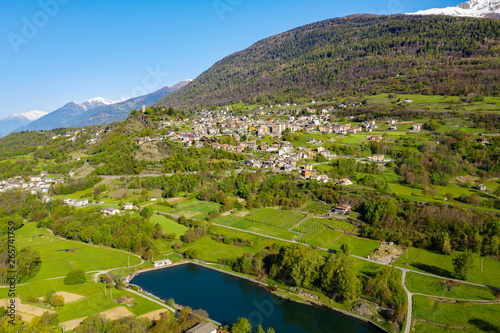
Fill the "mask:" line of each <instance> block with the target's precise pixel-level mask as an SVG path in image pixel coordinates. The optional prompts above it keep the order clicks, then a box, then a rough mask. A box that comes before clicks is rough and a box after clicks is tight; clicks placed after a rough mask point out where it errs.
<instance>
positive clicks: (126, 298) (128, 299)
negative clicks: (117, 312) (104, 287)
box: [116, 296, 135, 306]
mask: <svg viewBox="0 0 500 333" xmlns="http://www.w3.org/2000/svg"><path fill="white" fill-rule="evenodd" d="M134 302H135V300H134V299H133V298H132V297H130V296H123V297H120V298H117V299H116V303H118V304H126V305H129V306H130V305H132V304H134Z"/></svg>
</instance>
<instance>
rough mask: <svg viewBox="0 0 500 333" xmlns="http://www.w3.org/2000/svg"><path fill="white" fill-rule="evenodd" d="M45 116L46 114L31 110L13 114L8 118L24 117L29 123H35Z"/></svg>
mask: <svg viewBox="0 0 500 333" xmlns="http://www.w3.org/2000/svg"><path fill="white" fill-rule="evenodd" d="M46 114H47V112H43V111H38V110H31V111H29V112H25V113H14V114H13V115H12V116H10V117H9V118H12V117H26V118H28V120H29V121H35V120H37V119H38V118H42V117H43V116H45V115H46Z"/></svg>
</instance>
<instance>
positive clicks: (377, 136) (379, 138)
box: [366, 135, 383, 141]
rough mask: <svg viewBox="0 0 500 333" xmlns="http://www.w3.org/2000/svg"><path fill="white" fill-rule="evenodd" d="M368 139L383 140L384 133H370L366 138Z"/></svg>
mask: <svg viewBox="0 0 500 333" xmlns="http://www.w3.org/2000/svg"><path fill="white" fill-rule="evenodd" d="M366 139H367V140H368V141H382V139H383V138H382V135H370V136H368V137H367V138H366Z"/></svg>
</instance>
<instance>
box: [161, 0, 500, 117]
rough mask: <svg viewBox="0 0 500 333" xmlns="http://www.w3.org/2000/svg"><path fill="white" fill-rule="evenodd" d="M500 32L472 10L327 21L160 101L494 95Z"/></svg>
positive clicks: (197, 103)
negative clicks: (467, 13) (465, 13)
mask: <svg viewBox="0 0 500 333" xmlns="http://www.w3.org/2000/svg"><path fill="white" fill-rule="evenodd" d="M474 4H476V5H475V6H476V7H475V8H479V7H477V3H476V2H474ZM480 8H483V7H480ZM499 31H500V20H494V19H482V18H481V19H480V18H468V17H444V16H443V17H440V16H410V15H391V16H378V15H351V16H348V17H343V18H336V19H330V20H325V21H321V22H316V23H312V24H309V25H306V26H302V27H299V28H296V29H293V30H290V31H287V32H284V33H282V34H278V35H275V36H271V37H268V38H266V39H263V40H260V41H258V42H256V43H255V44H253V45H252V46H250V47H248V48H246V49H244V50H242V51H239V52H236V53H234V54H231V55H229V56H227V57H225V58H224V59H222V60H220V61H218V62H217V63H215V64H214V65H213V66H212V67H211V68H209V69H208V70H206V71H205V72H203V73H202V74H201V75H200V76H198V77H197V78H196V79H195V80H194V81H193V82H191V83H190V84H188V85H187V86H185V87H184V88H182V89H179V90H178V91H176V92H174V93H172V94H170V95H168V96H166V97H164V98H162V99H161V100H159V101H158V102H157V103H156V105H161V106H171V107H173V108H176V109H186V110H197V109H199V108H203V107H205V108H209V107H212V106H225V105H232V104H237V103H240V102H245V103H247V104H256V103H260V104H277V103H279V104H283V103H286V102H288V103H292V102H309V101H311V100H312V99H314V100H322V99H325V100H327V99H331V98H333V97H337V96H353V95H359V94H370V95H372V94H379V93H411V94H413V93H415V94H425V95H462V96H464V95H467V94H471V93H475V94H482V95H492V96H495V95H496V94H497V93H498V82H499V81H498V80H500V71H499V69H498V57H499V56H500V52H499V51H498V50H500V35H499Z"/></svg>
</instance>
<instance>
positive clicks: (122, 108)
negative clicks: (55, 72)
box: [0, 80, 191, 136]
mask: <svg viewBox="0 0 500 333" xmlns="http://www.w3.org/2000/svg"><path fill="white" fill-rule="evenodd" d="M189 82H191V80H185V81H182V82H179V83H177V84H176V85H174V86H172V87H165V88H162V89H160V90H157V91H155V92H152V93H150V94H147V95H144V96H139V97H134V98H131V99H128V100H125V101H118V102H117V101H111V100H108V99H105V98H102V97H97V98H93V99H91V100H88V101H85V102H83V103H81V104H80V103H77V102H70V103H68V104H66V105H64V106H63V107H61V108H59V109H57V110H55V111H53V112H51V113H48V114H47V113H45V112H43V113H40V111H36V112H38V113H34V112H35V111H31V112H28V113H25V114H21V115H13V116H11V117H8V118H5V119H2V120H0V133H2V136H4V135H7V134H8V133H11V132H21V131H35V130H50V129H54V128H67V127H83V126H90V125H102V124H107V123H111V122H114V121H122V120H125V119H126V118H127V117H128V115H129V114H130V112H131V111H132V110H134V109H140V108H141V107H142V105H146V106H150V105H151V104H153V103H155V102H156V101H158V100H159V99H160V98H162V97H165V96H166V95H168V94H170V93H171V92H173V91H176V90H177V89H180V88H182V87H184V86H185V85H186V84H188V83H189ZM35 115H36V116H35Z"/></svg>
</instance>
